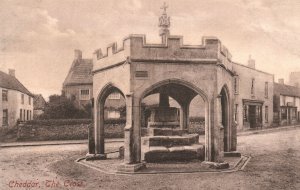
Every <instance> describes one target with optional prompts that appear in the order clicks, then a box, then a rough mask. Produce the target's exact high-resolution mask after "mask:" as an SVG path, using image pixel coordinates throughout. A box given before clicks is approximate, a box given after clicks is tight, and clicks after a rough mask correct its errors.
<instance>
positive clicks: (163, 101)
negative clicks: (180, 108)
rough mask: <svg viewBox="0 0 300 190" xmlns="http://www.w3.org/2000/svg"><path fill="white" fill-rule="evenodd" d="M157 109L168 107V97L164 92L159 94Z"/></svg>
mask: <svg viewBox="0 0 300 190" xmlns="http://www.w3.org/2000/svg"><path fill="white" fill-rule="evenodd" d="M159 107H170V103H169V95H168V94H167V93H165V92H161V93H159Z"/></svg>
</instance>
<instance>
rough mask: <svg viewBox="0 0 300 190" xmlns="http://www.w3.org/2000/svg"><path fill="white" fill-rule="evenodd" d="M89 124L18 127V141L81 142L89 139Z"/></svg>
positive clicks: (23, 125) (27, 125) (26, 125)
mask: <svg viewBox="0 0 300 190" xmlns="http://www.w3.org/2000/svg"><path fill="white" fill-rule="evenodd" d="M88 126H89V124H79V125H60V126H47V125H29V124H20V125H18V140H20V141H46V140H80V139H87V138H88Z"/></svg>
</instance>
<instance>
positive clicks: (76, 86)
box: [62, 49, 125, 119]
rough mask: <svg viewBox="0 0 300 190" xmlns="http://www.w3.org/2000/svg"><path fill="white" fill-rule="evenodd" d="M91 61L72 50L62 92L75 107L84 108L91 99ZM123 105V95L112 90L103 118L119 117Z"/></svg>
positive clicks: (79, 51) (78, 51)
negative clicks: (72, 57) (72, 58)
mask: <svg viewBox="0 0 300 190" xmlns="http://www.w3.org/2000/svg"><path fill="white" fill-rule="evenodd" d="M92 69H93V61H92V59H83V58H82V51H81V50H78V49H76V50H74V60H73V63H72V65H71V68H70V70H69V73H68V75H67V77H66V79H65V81H64V82H63V88H62V94H63V95H65V96H66V97H67V98H69V99H72V100H74V102H75V106H76V107H77V108H84V106H86V105H87V104H89V103H91V100H92V99H93V75H92ZM124 106H125V101H124V99H123V97H122V96H121V95H120V94H119V93H117V92H112V94H111V95H109V96H108V98H107V101H106V104H105V108H106V109H105V118H109V119H117V118H120V117H121V112H120V110H121V109H122V108H123V107H124Z"/></svg>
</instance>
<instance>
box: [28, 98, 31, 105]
mask: <svg viewBox="0 0 300 190" xmlns="http://www.w3.org/2000/svg"><path fill="white" fill-rule="evenodd" d="M28 104H29V105H31V97H30V96H28Z"/></svg>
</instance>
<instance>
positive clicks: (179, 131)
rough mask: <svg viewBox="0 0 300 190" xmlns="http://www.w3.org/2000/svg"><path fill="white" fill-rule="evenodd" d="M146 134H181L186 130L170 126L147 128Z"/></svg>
mask: <svg viewBox="0 0 300 190" xmlns="http://www.w3.org/2000/svg"><path fill="white" fill-rule="evenodd" d="M147 130H148V136H183V135H184V134H186V133H187V130H182V129H172V128H148V129H147Z"/></svg>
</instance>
